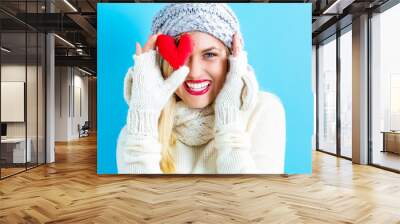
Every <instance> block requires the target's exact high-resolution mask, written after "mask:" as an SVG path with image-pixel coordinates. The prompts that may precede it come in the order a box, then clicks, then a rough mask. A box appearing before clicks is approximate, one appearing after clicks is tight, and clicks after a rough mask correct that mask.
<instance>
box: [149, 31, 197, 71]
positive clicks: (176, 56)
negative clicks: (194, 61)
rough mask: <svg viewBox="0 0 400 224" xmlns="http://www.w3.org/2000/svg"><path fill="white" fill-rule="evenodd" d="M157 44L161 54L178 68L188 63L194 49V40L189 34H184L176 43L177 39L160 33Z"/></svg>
mask: <svg viewBox="0 0 400 224" xmlns="http://www.w3.org/2000/svg"><path fill="white" fill-rule="evenodd" d="M156 45H157V47H158V52H159V53H160V54H161V56H162V57H163V58H164V59H165V60H167V61H168V63H169V64H170V65H171V66H172V67H173V68H174V69H175V70H176V69H178V68H179V67H181V66H182V65H184V64H185V63H186V60H187V59H188V58H189V56H190V54H191V53H192V50H193V45H192V40H191V39H190V35H189V34H183V35H182V36H181V37H180V39H179V42H178V46H176V44H175V39H174V38H173V37H171V36H169V35H165V34H160V35H159V36H158V37H157V41H156Z"/></svg>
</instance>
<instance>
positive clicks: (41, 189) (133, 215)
mask: <svg viewBox="0 0 400 224" xmlns="http://www.w3.org/2000/svg"><path fill="white" fill-rule="evenodd" d="M313 165H314V166H313V167H314V168H313V170H314V172H313V174H312V175H293V176H289V177H282V176H268V175H265V176H232V177H230V176H228V177H227V176H224V177H217V176H211V177H210V176H207V177H205V176H185V177H177V176H172V177H171V176H168V177H167V176H157V177H153V176H98V175H97V174H96V139H95V138H94V137H89V138H84V139H83V140H81V141H76V142H71V143H69V144H57V147H56V163H55V164H50V165H45V166H40V167H38V168H35V169H32V170H29V171H27V172H24V173H21V174H18V175H16V176H13V177H10V178H7V179H5V180H2V181H0V223H43V222H48V223H119V224H120V223H250V222H251V223H374V224H376V223H385V224H386V223H400V175H399V174H396V173H392V172H388V171H384V170H381V169H378V168H374V167H370V166H359V165H352V164H351V162H350V161H348V160H344V159H337V158H335V157H333V156H330V155H327V154H323V153H320V152H315V153H314V162H313Z"/></svg>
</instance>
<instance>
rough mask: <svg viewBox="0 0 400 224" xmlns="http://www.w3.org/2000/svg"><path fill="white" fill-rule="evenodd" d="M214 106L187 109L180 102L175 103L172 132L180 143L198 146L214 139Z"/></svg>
mask: <svg viewBox="0 0 400 224" xmlns="http://www.w3.org/2000/svg"><path fill="white" fill-rule="evenodd" d="M214 120H215V118H214V106H213V104H210V105H209V106H207V107H205V108H201V109H195V108H189V107H188V106H187V105H186V104H185V103H184V102H183V101H182V100H181V101H178V102H177V103H176V108H175V124H174V132H175V134H176V137H177V139H178V140H179V141H181V142H182V143H184V144H186V145H188V146H199V145H203V144H206V143H208V142H209V141H210V140H211V139H213V138H214V131H213V129H214Z"/></svg>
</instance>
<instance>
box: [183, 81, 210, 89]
mask: <svg viewBox="0 0 400 224" xmlns="http://www.w3.org/2000/svg"><path fill="white" fill-rule="evenodd" d="M186 84H187V85H188V86H189V88H191V89H193V90H196V91H199V90H203V89H205V88H206V87H207V86H208V82H201V83H190V82H186Z"/></svg>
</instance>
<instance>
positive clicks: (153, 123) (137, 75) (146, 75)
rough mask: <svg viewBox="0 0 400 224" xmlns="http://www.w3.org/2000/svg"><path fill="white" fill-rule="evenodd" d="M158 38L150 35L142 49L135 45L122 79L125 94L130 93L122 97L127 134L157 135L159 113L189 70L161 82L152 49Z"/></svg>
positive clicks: (180, 70) (160, 75)
mask: <svg viewBox="0 0 400 224" xmlns="http://www.w3.org/2000/svg"><path fill="white" fill-rule="evenodd" d="M158 35H159V34H155V35H152V36H150V38H149V40H148V41H147V43H146V44H145V45H144V47H143V49H142V48H141V46H140V44H139V43H136V54H135V55H134V56H133V58H134V61H135V65H134V67H133V68H132V67H131V68H129V70H128V73H127V75H126V78H125V94H130V97H127V96H126V97H125V98H126V99H128V102H129V111H128V118H127V128H128V132H129V133H130V134H138V133H142V134H146V135H154V136H157V133H158V131H157V123H158V118H159V116H160V113H161V110H162V109H163V107H164V106H165V104H166V103H167V101H168V99H169V98H170V97H171V96H172V94H173V93H174V92H175V90H176V89H177V88H178V87H179V86H180V85H181V84H182V83H183V81H184V80H185V78H186V76H187V75H188V74H189V68H188V67H187V66H182V67H180V68H179V69H178V70H176V71H175V72H173V73H172V74H171V76H170V77H169V78H168V79H166V80H164V78H163V76H162V74H161V69H160V66H159V65H158V62H157V59H156V56H157V53H156V51H155V50H154V49H155V43H156V40H157V36H158ZM129 85H130V86H129Z"/></svg>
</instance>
